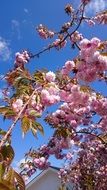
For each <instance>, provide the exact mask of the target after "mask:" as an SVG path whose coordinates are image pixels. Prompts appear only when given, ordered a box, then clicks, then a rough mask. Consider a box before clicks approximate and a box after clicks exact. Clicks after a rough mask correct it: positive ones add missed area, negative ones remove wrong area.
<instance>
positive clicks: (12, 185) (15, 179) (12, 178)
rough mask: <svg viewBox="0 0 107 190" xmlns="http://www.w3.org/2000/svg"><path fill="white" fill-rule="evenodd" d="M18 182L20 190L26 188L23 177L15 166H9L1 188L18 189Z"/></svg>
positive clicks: (0, 184) (5, 189)
mask: <svg viewBox="0 0 107 190" xmlns="http://www.w3.org/2000/svg"><path fill="white" fill-rule="evenodd" d="M16 183H17V186H18V187H19V189H20V190H25V183H24V180H23V179H22V177H21V176H20V175H19V174H18V173H17V172H16V171H15V170H14V169H13V168H9V170H8V171H6V172H5V174H4V175H2V178H1V181H0V190H16Z"/></svg>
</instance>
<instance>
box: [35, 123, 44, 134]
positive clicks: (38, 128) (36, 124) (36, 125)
mask: <svg viewBox="0 0 107 190" xmlns="http://www.w3.org/2000/svg"><path fill="white" fill-rule="evenodd" d="M33 125H34V126H35V127H36V128H37V130H39V131H40V133H41V134H42V135H44V130H43V127H42V125H41V124H40V123H38V122H34V123H33Z"/></svg>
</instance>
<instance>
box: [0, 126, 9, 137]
mask: <svg viewBox="0 0 107 190" xmlns="http://www.w3.org/2000/svg"><path fill="white" fill-rule="evenodd" d="M6 133H7V132H6V131H4V130H2V129H1V128H0V135H2V136H4V135H5V134H6Z"/></svg>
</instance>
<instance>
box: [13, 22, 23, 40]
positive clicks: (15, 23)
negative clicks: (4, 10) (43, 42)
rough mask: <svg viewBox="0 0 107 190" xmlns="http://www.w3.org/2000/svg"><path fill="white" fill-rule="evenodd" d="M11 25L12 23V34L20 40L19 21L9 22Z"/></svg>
mask: <svg viewBox="0 0 107 190" xmlns="http://www.w3.org/2000/svg"><path fill="white" fill-rule="evenodd" d="M11 23H12V30H13V33H14V34H16V35H17V38H18V40H20V39H21V33H20V23H19V21H18V20H15V19H13V20H12V21H11Z"/></svg>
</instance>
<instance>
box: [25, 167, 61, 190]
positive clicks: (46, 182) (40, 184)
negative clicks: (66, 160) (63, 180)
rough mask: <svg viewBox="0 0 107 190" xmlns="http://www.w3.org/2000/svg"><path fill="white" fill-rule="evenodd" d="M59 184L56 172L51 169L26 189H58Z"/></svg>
mask: <svg viewBox="0 0 107 190" xmlns="http://www.w3.org/2000/svg"><path fill="white" fill-rule="evenodd" d="M59 186H60V179H59V178H58V174H57V173H56V172H53V171H47V173H46V174H44V175H43V176H42V177H41V178H40V179H38V180H37V181H36V182H35V183H34V184H32V185H31V187H28V188H27V189H26V190H58V188H59Z"/></svg>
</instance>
